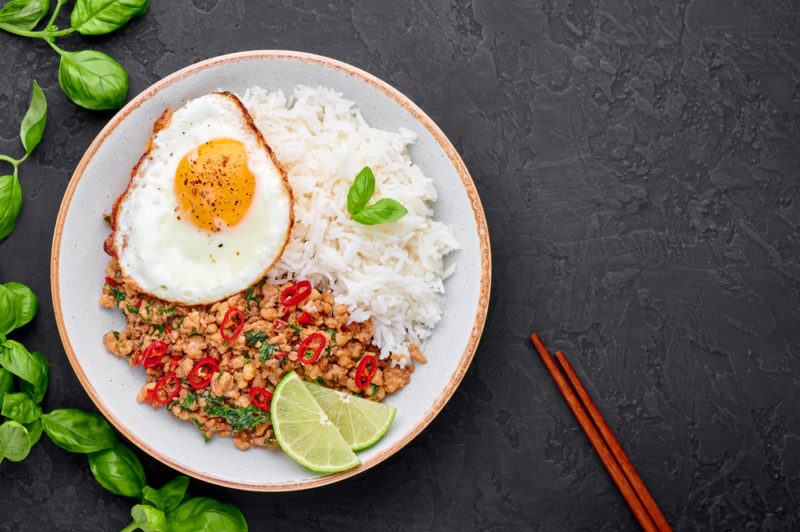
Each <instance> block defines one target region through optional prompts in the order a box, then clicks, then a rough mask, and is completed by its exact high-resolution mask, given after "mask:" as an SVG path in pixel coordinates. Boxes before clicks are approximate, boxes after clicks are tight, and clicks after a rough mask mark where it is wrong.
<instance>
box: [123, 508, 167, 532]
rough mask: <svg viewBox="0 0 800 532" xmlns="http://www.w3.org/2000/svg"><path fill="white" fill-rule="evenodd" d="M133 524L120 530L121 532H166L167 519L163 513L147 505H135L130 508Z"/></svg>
mask: <svg viewBox="0 0 800 532" xmlns="http://www.w3.org/2000/svg"><path fill="white" fill-rule="evenodd" d="M131 517H132V518H133V523H131V524H130V525H128V526H126V527H125V528H123V529H122V532H128V531H131V530H143V531H144V532H166V531H167V530H168V527H167V517H166V516H165V515H164V512H162V511H161V510H158V509H157V508H153V507H152V506H149V505H147V504H137V505H136V506H134V507H133V508H131Z"/></svg>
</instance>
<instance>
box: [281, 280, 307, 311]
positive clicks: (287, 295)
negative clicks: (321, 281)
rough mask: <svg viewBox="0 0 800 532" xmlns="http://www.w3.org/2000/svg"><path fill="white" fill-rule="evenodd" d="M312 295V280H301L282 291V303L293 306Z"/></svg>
mask: <svg viewBox="0 0 800 532" xmlns="http://www.w3.org/2000/svg"><path fill="white" fill-rule="evenodd" d="M310 295H311V282H310V281H299V282H298V283H297V284H294V285H292V286H290V287H289V288H285V289H284V290H283V292H281V305H283V306H284V307H293V306H295V305H297V304H298V303H301V302H302V301H304V300H305V299H306V298H307V297H308V296H310Z"/></svg>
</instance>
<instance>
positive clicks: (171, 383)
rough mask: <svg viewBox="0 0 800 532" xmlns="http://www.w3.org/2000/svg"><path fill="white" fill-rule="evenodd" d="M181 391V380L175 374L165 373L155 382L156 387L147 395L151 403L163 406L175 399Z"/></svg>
mask: <svg viewBox="0 0 800 532" xmlns="http://www.w3.org/2000/svg"><path fill="white" fill-rule="evenodd" d="M180 391H181V380H180V379H179V378H178V376H177V375H175V373H167V374H166V375H164V376H163V377H161V378H160V379H158V380H157V381H156V385H155V387H154V388H152V389H151V390H150V391H149V392H148V394H147V400H148V401H149V402H151V403H158V404H160V405H165V404H167V403H169V402H170V401H172V400H173V399H175V397H176V396H177V395H178V394H179V393H180Z"/></svg>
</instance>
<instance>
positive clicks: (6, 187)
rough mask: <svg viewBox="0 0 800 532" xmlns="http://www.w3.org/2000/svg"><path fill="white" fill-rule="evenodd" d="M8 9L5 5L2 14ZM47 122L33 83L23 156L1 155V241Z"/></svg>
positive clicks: (15, 211)
mask: <svg viewBox="0 0 800 532" xmlns="http://www.w3.org/2000/svg"><path fill="white" fill-rule="evenodd" d="M8 5H9V4H6V5H5V6H4V7H3V10H4V9H5V8H6V7H8ZM3 10H0V20H2V12H3ZM2 26H3V23H2V22H0V27H2ZM46 122H47V100H45V97H44V93H43V92H42V89H41V88H40V87H39V84H38V83H36V82H35V81H34V82H33V93H32V94H31V102H30V104H28V110H27V111H26V112H25V116H24V117H23V118H22V123H21V124H20V127H19V138H20V140H21V141H22V147H23V148H24V149H25V155H23V156H22V157H20V158H19V159H15V158H13V157H11V156H10V155H0V161H4V162H7V163H9V164H11V166H12V167H13V168H14V171H13V172H12V173H11V174H7V175H3V176H0V240H1V239H3V238H5V237H7V236H8V234H9V233H10V232H11V231H12V230H13V229H14V224H15V223H16V221H17V216H18V215H19V211H20V209H21V208H22V185H20V182H19V165H20V164H22V163H23V161H25V159H27V158H28V157H29V156H30V154H31V153H32V152H33V150H34V149H35V148H36V146H38V145H39V141H41V140H42V135H43V134H44V126H45V124H46ZM0 310H1V309H0ZM0 321H2V318H0Z"/></svg>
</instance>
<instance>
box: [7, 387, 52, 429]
mask: <svg viewBox="0 0 800 532" xmlns="http://www.w3.org/2000/svg"><path fill="white" fill-rule="evenodd" d="M2 413H3V416H5V417H7V418H8V419H13V420H14V421H16V422H18V423H33V422H34V421H36V420H37V419H39V418H40V417H42V407H40V406H39V405H38V404H36V402H35V401H34V400H33V399H31V398H30V397H28V395H27V394H25V393H21V392H20V393H7V394H5V396H4V397H3V410H2Z"/></svg>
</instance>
